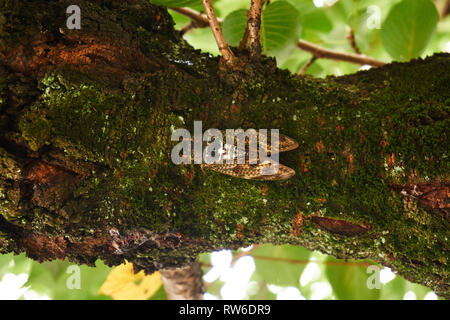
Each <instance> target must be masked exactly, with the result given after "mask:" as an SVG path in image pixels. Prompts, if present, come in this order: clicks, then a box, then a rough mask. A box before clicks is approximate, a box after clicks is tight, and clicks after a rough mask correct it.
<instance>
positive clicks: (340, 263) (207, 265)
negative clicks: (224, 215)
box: [201, 252, 374, 268]
mask: <svg viewBox="0 0 450 320" xmlns="http://www.w3.org/2000/svg"><path fill="white" fill-rule="evenodd" d="M245 256H251V257H253V259H255V260H265V261H274V262H284V263H290V264H308V263H310V262H311V263H317V264H324V265H327V266H356V267H368V266H371V265H373V264H374V263H369V262H364V261H362V262H358V261H318V260H299V259H287V258H279V257H269V256H255V255H252V254H249V253H248V252H245V253H244V254H242V255H240V256H239V258H242V257H245ZM236 261H237V260H236ZM234 263H236V262H234ZM201 266H202V267H205V268H212V265H211V264H210V263H201Z"/></svg>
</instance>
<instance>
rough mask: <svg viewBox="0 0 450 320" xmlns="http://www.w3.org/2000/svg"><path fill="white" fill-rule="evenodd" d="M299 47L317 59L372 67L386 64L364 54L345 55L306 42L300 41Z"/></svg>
mask: <svg viewBox="0 0 450 320" xmlns="http://www.w3.org/2000/svg"><path fill="white" fill-rule="evenodd" d="M297 47H298V48H300V49H302V50H304V51H307V52H310V53H312V54H313V55H314V56H315V57H316V58H324V59H333V60H339V61H345V62H350V63H355V64H360V65H364V64H367V65H370V66H372V67H381V66H384V65H385V64H386V63H385V62H383V61H380V60H376V59H374V58H371V57H368V56H366V55H364V54H354V53H343V52H339V51H334V50H330V49H325V48H322V47H319V46H317V45H315V44H312V43H310V42H307V41H305V40H299V42H298V44H297Z"/></svg>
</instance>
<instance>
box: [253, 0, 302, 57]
mask: <svg viewBox="0 0 450 320" xmlns="http://www.w3.org/2000/svg"><path fill="white" fill-rule="evenodd" d="M300 34H301V22H300V14H299V12H298V11H297V9H296V8H295V7H294V6H292V5H291V4H290V3H289V2H286V1H277V2H274V3H271V4H269V5H266V7H265V8H264V10H263V14H262V18H261V44H262V48H263V52H264V53H266V54H269V55H276V54H281V53H282V52H286V51H291V50H292V49H293V47H295V45H296V44H297V41H298V39H299V38H300Z"/></svg>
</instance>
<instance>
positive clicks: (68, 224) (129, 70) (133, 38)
mask: <svg viewBox="0 0 450 320" xmlns="http://www.w3.org/2000/svg"><path fill="white" fill-rule="evenodd" d="M78 3H79V5H80V6H81V7H82V12H83V19H84V20H83V24H82V25H83V27H82V29H81V30H68V29H67V28H65V21H64V18H63V17H64V14H61V13H64V12H65V10H66V3H65V2H63V1H50V2H49V1H44V0H33V1H31V0H28V1H23V0H22V1H18V0H17V1H8V2H3V3H2V7H1V8H0V11H1V15H2V28H3V29H2V30H3V32H2V33H0V214H1V217H0V252H1V253H8V252H15V253H20V252H26V253H27V255H28V256H31V257H32V258H34V259H37V260H39V261H46V260H52V259H63V258H68V259H69V260H71V261H75V262H77V263H89V264H92V263H93V262H94V261H95V260H96V259H98V258H101V259H102V260H104V261H105V263H107V264H108V265H117V264H120V263H122V262H123V261H124V260H125V259H126V260H128V261H130V262H133V265H134V266H135V267H136V269H137V270H140V269H144V270H146V272H148V273H149V272H153V271H155V270H160V269H168V268H178V267H182V266H186V265H189V264H191V263H193V262H194V261H195V260H196V258H197V256H198V254H199V253H201V252H206V251H211V250H218V249H222V248H229V249H237V248H240V247H244V246H249V245H251V244H254V243H274V244H287V243H289V244H292V245H301V246H304V247H306V248H308V249H310V250H320V251H321V252H323V253H326V254H331V255H333V256H336V257H338V258H343V259H372V260H373V261H375V262H379V263H381V264H383V265H385V266H389V267H391V268H392V269H393V270H397V271H398V272H399V273H400V274H401V275H402V276H404V277H406V278H407V279H410V280H412V281H415V282H417V283H422V284H424V285H427V286H429V287H430V288H432V289H433V290H435V291H436V292H437V293H438V294H439V295H442V296H446V297H450V286H449V283H450V280H449V279H450V275H449V271H448V270H450V268H449V261H450V252H449V251H448V248H449V247H450V244H449V241H450V240H449V239H450V227H449V220H448V218H446V213H448V211H449V210H450V203H449V201H448V190H449V189H448V188H449V171H450V168H449V164H448V161H447V159H448V157H447V156H448V141H449V137H448V127H449V125H450V124H449V121H450V116H449V110H448V100H449V99H450V96H449V92H448V83H449V81H450V79H449V76H450V55H448V54H436V55H434V56H433V57H429V58H427V59H425V60H421V59H418V60H413V61H411V62H409V63H392V64H389V65H386V66H383V67H380V68H373V69H371V70H369V71H364V72H358V73H356V74H354V75H347V76H343V77H327V78H325V79H316V78H312V77H296V76H294V75H292V74H290V73H288V72H287V71H285V70H280V69H278V68H277V66H276V63H275V62H274V60H273V59H271V58H267V57H264V56H262V58H261V59H258V60H255V61H252V62H250V63H248V64H246V65H245V67H243V68H242V70H240V72H230V70H227V71H226V72H224V70H223V68H221V64H220V60H219V59H217V58H215V57H212V56H210V55H208V54H201V53H200V52H199V51H198V50H195V49H193V48H192V47H190V46H189V45H188V44H187V43H186V42H185V41H183V40H182V39H181V37H180V35H179V32H177V31H176V30H174V29H173V21H172V19H171V17H170V16H169V14H168V12H167V10H166V9H164V8H161V7H158V6H154V5H151V4H149V3H148V1H144V0H142V1H136V0H129V1H127V0H124V1H122V2H118V3H116V4H115V5H114V6H111V5H109V3H106V2H98V1H87V0H84V1H83V0H80V1H79V2H78ZM136 4H138V5H136ZM51 17H62V18H60V19H54V18H51ZM19 20H20V21H21V22H22V23H20V24H18V23H17V21H19ZM195 120H202V125H203V129H204V130H206V129H208V128H219V129H228V128H233V129H236V128H255V129H259V128H276V129H279V130H280V133H281V134H284V135H287V136H289V137H292V138H293V139H295V140H296V141H297V142H298V143H299V147H298V148H297V149H296V150H293V151H290V152H286V153H284V154H282V155H281V157H282V159H281V161H282V162H283V163H284V164H286V165H288V166H289V167H290V168H293V169H294V170H295V171H296V175H295V176H294V177H292V178H291V179H289V180H287V181H282V182H280V181H278V182H276V181H272V182H267V181H253V180H243V179H236V178H232V177H229V176H225V175H221V174H219V173H215V172H208V174H207V175H204V174H203V173H202V172H201V168H200V166H197V165H194V164H186V165H175V164H174V163H173V162H172V160H171V150H172V148H173V147H174V145H175V144H176V142H174V141H172V140H171V133H172V132H173V131H172V130H173V129H176V128H185V129H187V130H188V131H189V132H193V123H194V121H195ZM447 217H448V216H447Z"/></svg>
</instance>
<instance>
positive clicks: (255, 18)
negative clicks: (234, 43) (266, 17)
mask: <svg viewBox="0 0 450 320" xmlns="http://www.w3.org/2000/svg"><path fill="white" fill-rule="evenodd" d="M263 3H264V0H252V2H251V6H250V9H249V10H248V12H247V30H248V37H249V41H248V46H249V48H250V57H252V58H258V57H259V56H261V41H260V29H261V11H262V6H263ZM244 36H245V34H244Z"/></svg>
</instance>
